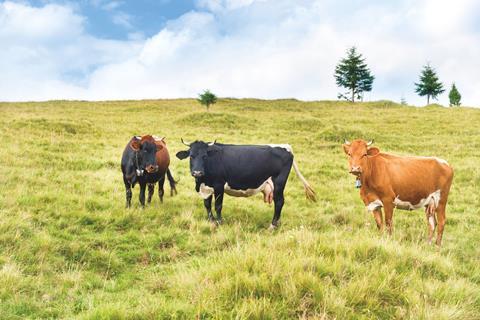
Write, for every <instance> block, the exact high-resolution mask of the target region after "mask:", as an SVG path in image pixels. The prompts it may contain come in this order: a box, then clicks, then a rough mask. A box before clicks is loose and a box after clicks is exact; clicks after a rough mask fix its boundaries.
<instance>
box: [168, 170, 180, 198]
mask: <svg viewBox="0 0 480 320" xmlns="http://www.w3.org/2000/svg"><path fill="white" fill-rule="evenodd" d="M167 179H168V183H169V184H170V196H173V195H175V194H178V192H177V187H176V185H177V182H176V181H175V180H174V179H173V176H172V173H171V172H170V169H167Z"/></svg>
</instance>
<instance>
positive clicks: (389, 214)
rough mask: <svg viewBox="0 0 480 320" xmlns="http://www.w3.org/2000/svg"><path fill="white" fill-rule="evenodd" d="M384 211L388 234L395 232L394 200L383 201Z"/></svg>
mask: <svg viewBox="0 0 480 320" xmlns="http://www.w3.org/2000/svg"><path fill="white" fill-rule="evenodd" d="M382 202H383V211H384V212H385V225H386V226H387V231H388V234H390V235H391V234H392V232H393V200H391V199H390V200H382Z"/></svg>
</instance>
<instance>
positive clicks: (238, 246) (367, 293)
mask: <svg viewBox="0 0 480 320" xmlns="http://www.w3.org/2000/svg"><path fill="white" fill-rule="evenodd" d="M0 111H1V113H0V114H1V115H0V122H1V128H2V130H1V131H0V139H1V141H2V148H1V151H0V188H1V192H0V319H24V318H27V319H40V318H52V319H53V318H64V319H72V318H75V319H170V318H176V319H195V318H197V319H210V318H213V319H230V318H235V319H247V318H248V319H375V318H379V319H480V218H479V214H480V209H479V207H480V196H479V191H480V165H479V164H480V162H479V159H480V140H479V136H480V125H479V124H480V110H475V109H469V108H456V109H445V108H440V107H434V106H432V107H426V108H413V107H403V106H399V105H396V104H393V103H390V102H375V103H363V104H361V103H359V104H355V105H351V104H348V103H342V102H308V103H307V102H299V101H295V100H279V101H260V100H248V99H247V100H230V99H222V100H221V101H219V103H217V104H216V105H214V106H213V107H212V108H211V112H209V113H207V112H205V110H204V109H203V108H202V107H200V106H199V105H198V104H197V102H196V101H195V100H188V99H186V100H166V101H123V102H65V101H57V102H42V103H1V104H0ZM142 133H152V134H156V135H158V136H166V137H167V138H166V140H167V144H168V147H169V149H170V153H171V157H172V164H171V169H172V172H173V175H174V177H175V178H176V179H179V180H180V182H179V184H178V191H179V194H178V195H177V196H175V197H173V198H172V197H170V196H166V197H165V201H164V204H163V205H162V204H160V203H159V200H158V197H156V196H155V197H154V200H153V202H152V204H151V205H150V206H149V207H147V208H146V209H145V210H142V209H140V208H139V205H138V191H139V189H138V186H137V187H136V188H135V189H134V198H133V202H132V203H133V204H134V206H133V208H132V209H130V210H126V209H125V208H124V206H125V193H124V192H125V191H124V186H123V182H122V176H121V171H120V158H121V153H122V151H123V148H124V146H125V144H126V143H127V141H128V140H129V138H130V137H131V136H132V135H136V134H142ZM180 137H183V138H185V139H187V140H194V139H204V140H213V139H218V141H219V142H225V143H252V144H261V143H289V144H291V145H292V146H293V150H294V153H295V155H296V160H297V163H298V164H299V167H300V170H301V171H302V173H303V174H304V176H305V177H306V178H307V179H308V180H309V182H310V183H311V184H312V185H313V186H314V187H315V189H316V192H317V195H318V202H316V203H313V204H312V203H309V202H307V201H306V200H305V198H304V193H303V187H302V184H301V182H300V181H299V180H298V179H297V177H296V176H295V174H294V173H293V172H292V173H291V174H290V179H289V182H288V183H287V188H286V203H285V206H284V210H283V215H282V225H281V227H280V228H279V229H278V230H277V231H275V232H274V233H270V232H269V231H267V228H268V226H269V224H270V221H271V218H272V215H273V207H269V206H268V205H266V204H264V203H263V201H262V197H261V196H260V195H258V196H257V197H255V198H248V199H238V198H231V197H226V198H225V202H224V212H223V216H224V219H225V221H224V225H222V226H221V227H219V228H216V229H215V228H212V227H211V225H210V224H209V223H208V222H207V220H206V213H205V211H204V208H203V201H202V200H201V199H200V198H199V197H198V195H196V194H195V192H194V188H193V187H194V182H193V179H192V178H191V177H190V174H189V170H188V162H187V161H179V160H177V159H176V158H175V157H174V154H175V153H176V152H177V151H180V150H184V146H183V145H182V144H181V142H180ZM344 137H346V138H349V139H354V138H365V139H371V138H374V139H375V141H376V143H375V144H376V146H377V147H379V148H380V149H381V150H384V151H389V152H394V153H397V154H416V155H435V156H438V157H441V158H444V159H446V160H448V161H449V163H450V164H451V165H452V166H453V167H454V169H455V178H454V182H453V185H452V190H451V193H450V199H449V205H448V207H447V224H446V228H445V234H444V240H443V247H442V248H440V249H439V248H437V247H435V246H429V245H427V244H426V243H425V239H426V232H427V227H426V221H425V218H424V213H423V211H411V212H408V211H395V213H394V226H395V231H394V234H393V236H392V237H389V236H387V235H386V234H379V233H378V232H377V230H376V226H375V223H374V220H373V218H372V217H371V216H370V215H369V214H368V213H366V211H365V209H364V207H363V204H362V202H361V200H360V197H359V195H358V190H356V189H354V178H353V177H352V176H350V175H349V174H348V173H347V160H346V157H345V155H344V154H343V151H342V148H341V141H342V139H343V138H344ZM166 192H167V194H169V190H168V186H167V187H166Z"/></svg>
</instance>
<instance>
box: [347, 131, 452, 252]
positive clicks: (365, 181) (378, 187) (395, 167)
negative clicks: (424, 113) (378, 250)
mask: <svg viewBox="0 0 480 320" xmlns="http://www.w3.org/2000/svg"><path fill="white" fill-rule="evenodd" d="M372 143H373V141H370V142H368V143H367V142H365V141H364V140H355V141H353V142H351V143H350V142H348V141H346V140H345V144H343V150H344V151H345V153H346V154H347V155H348V162H349V166H350V173H351V174H353V175H355V176H356V177H357V187H360V197H361V198H362V200H363V202H364V203H365V206H366V207H367V209H368V211H370V212H373V215H374V217H375V221H376V223H377V227H378V228H379V229H380V230H383V218H382V211H381V208H382V207H383V210H384V212H385V224H386V225H387V230H388V232H389V233H390V234H391V233H392V227H393V225H392V216H393V209H394V208H398V209H403V210H414V209H420V208H425V214H426V218H427V224H428V241H429V242H430V243H431V241H432V236H433V232H434V231H435V225H436V222H437V221H438V228H437V241H436V243H437V245H440V244H441V241H442V235H443V229H444V227H445V207H446V205H447V199H448V193H449V191H450V185H451V184H452V179H453V169H452V167H450V165H449V164H448V163H447V161H445V160H442V159H439V158H435V157H402V156H396V155H392V154H388V153H383V152H380V150H379V149H378V148H375V147H369V146H370V145H371V144H372ZM435 212H436V213H437V216H436V218H435Z"/></svg>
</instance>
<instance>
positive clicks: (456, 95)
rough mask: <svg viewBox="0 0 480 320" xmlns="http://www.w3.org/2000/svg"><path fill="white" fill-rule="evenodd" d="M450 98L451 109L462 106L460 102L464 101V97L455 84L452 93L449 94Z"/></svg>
mask: <svg viewBox="0 0 480 320" xmlns="http://www.w3.org/2000/svg"><path fill="white" fill-rule="evenodd" d="M448 98H449V100H450V107H451V106H457V107H458V106H460V104H461V103H460V100H461V99H462V95H461V94H460V92H458V90H457V86H455V83H453V84H452V89H450V93H449V94H448Z"/></svg>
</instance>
